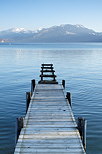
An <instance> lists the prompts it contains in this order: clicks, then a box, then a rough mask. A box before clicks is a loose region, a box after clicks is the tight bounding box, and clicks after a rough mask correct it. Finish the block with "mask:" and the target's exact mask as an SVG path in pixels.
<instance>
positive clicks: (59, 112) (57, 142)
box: [14, 84, 85, 154]
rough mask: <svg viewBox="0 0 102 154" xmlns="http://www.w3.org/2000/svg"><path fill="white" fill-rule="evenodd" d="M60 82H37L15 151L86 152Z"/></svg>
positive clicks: (26, 153) (42, 153) (22, 153)
mask: <svg viewBox="0 0 102 154" xmlns="http://www.w3.org/2000/svg"><path fill="white" fill-rule="evenodd" d="M76 127H77V125H76V122H75V119H74V116H73V113H72V110H71V107H70V105H69V103H68V102H67V99H66V98H65V94H64V90H63V86H62V85H59V84H37V85H36V87H35V91H34V93H33V95H32V98H31V102H30V105H29V108H28V112H27V114H26V117H25V120H24V128H23V129H22V131H21V133H20V136H19V139H18V142H17V145H16V149H15V152H14V154H30V153H31V154H85V151H84V148H83V145H82V142H81V139H80V135H79V132H78V130H77V128H76Z"/></svg>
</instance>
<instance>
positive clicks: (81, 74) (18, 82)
mask: <svg viewBox="0 0 102 154" xmlns="http://www.w3.org/2000/svg"><path fill="white" fill-rule="evenodd" d="M41 63H53V64H54V67H55V70H56V74H57V76H58V77H57V79H58V81H59V82H60V83H61V80H62V79H65V80H66V91H70V92H71V93H72V104H73V106H72V108H73V112H74V114H75V117H76V118H77V117H78V116H82V117H84V118H86V119H87V121H88V124H87V154H102V44H101V43H99V44H98V43H91V44H90V43H85V44H82V43H81V44H80V43H77V44H73V43H70V44H18V45H17V44H14V45H12V44H9V45H2V44H0V154H13V151H14V146H15V136H16V129H15V126H16V118H17V117H20V116H25V105H26V100H25V92H27V91H30V85H31V84H30V81H31V79H33V78H34V79H36V80H37V81H38V80H39V74H40V65H41Z"/></svg>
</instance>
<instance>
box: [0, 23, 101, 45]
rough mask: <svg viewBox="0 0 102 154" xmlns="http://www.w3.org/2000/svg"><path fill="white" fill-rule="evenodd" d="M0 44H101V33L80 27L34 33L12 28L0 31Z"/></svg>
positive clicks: (59, 28)
mask: <svg viewBox="0 0 102 154" xmlns="http://www.w3.org/2000/svg"><path fill="white" fill-rule="evenodd" d="M0 42H14V43H15V42H16V43H46V42H48V43H50V42H51V43H56V42H66V43H67V42H102V33H99V32H95V31H94V30H92V29H88V28H86V27H84V26H82V25H70V24H66V25H60V26H53V27H50V28H43V29H40V30H36V31H31V30H25V29H24V28H14V29H9V30H5V31H0Z"/></svg>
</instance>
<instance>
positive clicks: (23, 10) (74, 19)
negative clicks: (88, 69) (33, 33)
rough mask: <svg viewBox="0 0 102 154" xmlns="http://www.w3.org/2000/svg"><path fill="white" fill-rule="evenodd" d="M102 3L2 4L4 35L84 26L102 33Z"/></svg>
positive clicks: (26, 0)
mask: <svg viewBox="0 0 102 154" xmlns="http://www.w3.org/2000/svg"><path fill="white" fill-rule="evenodd" d="M101 16H102V0H0V31H1V30H6V29H10V28H16V27H18V28H25V29H27V30H35V29H38V28H44V27H46V28H47V27H51V26H55V25H58V26H59V25H61V24H73V25H76V24H81V25H83V26H85V27H87V28H89V29H93V30H95V31H96V32H102V17H101Z"/></svg>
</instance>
